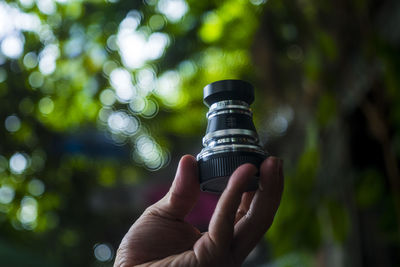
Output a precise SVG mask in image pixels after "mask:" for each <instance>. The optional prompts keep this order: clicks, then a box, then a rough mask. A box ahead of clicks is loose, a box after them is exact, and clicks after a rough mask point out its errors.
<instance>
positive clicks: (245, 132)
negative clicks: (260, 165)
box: [203, 129, 258, 146]
mask: <svg viewBox="0 0 400 267" xmlns="http://www.w3.org/2000/svg"><path fill="white" fill-rule="evenodd" d="M237 135H240V136H247V137H252V138H253V139H254V141H255V142H258V135H257V133H256V132H254V131H251V130H247V129H226V130H219V131H215V132H211V133H208V134H206V135H205V136H204V137H203V146H207V145H208V143H209V142H210V141H211V140H212V139H215V138H220V137H228V136H237Z"/></svg>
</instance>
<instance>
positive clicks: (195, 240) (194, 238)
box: [114, 155, 283, 267]
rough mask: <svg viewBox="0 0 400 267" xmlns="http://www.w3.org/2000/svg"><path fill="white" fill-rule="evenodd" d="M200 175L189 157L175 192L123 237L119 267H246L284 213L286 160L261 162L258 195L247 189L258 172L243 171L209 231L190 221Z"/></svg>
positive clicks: (183, 160) (173, 188)
mask: <svg viewBox="0 0 400 267" xmlns="http://www.w3.org/2000/svg"><path fill="white" fill-rule="evenodd" d="M197 173H198V170H197V162H196V159H195V158H194V157H193V156H190V155H186V156H183V157H182V158H181V160H180V163H179V166H178V169H177V172H176V176H175V179H174V182H173V184H172V186H171V188H170V190H169V192H168V193H167V194H166V195H165V196H164V197H163V198H162V199H161V200H160V201H158V202H157V203H155V204H154V205H152V206H150V207H148V208H147V209H146V210H145V212H144V213H143V214H142V215H141V216H140V218H139V219H138V220H137V221H136V222H135V223H134V224H133V225H132V226H131V228H130V229H129V231H128V233H127V234H126V235H125V237H124V238H123V240H122V242H121V244H120V247H119V249H118V252H117V256H116V260H115V263H114V267H127V266H240V265H241V264H242V263H243V261H244V260H245V258H246V257H247V255H248V254H249V253H250V252H251V250H252V249H253V248H254V247H255V246H256V245H257V243H258V242H259V241H260V239H261V238H262V236H263V235H264V234H265V232H266V231H267V230H268V229H269V227H270V226H271V224H272V221H273V219H274V216H275V213H276V211H277V209H278V206H279V203H280V200H281V195H282V191H283V172H282V160H280V159H278V158H275V157H269V158H267V159H266V160H265V161H264V162H263V163H262V164H261V166H260V183H259V188H258V190H257V191H256V192H244V191H245V189H246V186H247V183H248V182H249V181H250V178H251V177H252V176H253V175H254V174H256V173H257V168H256V167H255V166H254V165H252V164H244V165H241V166H240V167H239V168H237V169H236V171H235V172H234V173H233V174H232V176H231V178H230V180H229V183H228V185H227V187H226V189H225V191H224V192H223V194H222V195H221V197H220V199H219V201H218V204H217V207H216V208H215V211H214V214H213V216H212V218H211V221H210V225H209V231H208V232H205V233H200V232H199V230H198V229H196V228H195V227H194V226H192V225H191V224H189V223H187V222H185V221H184V218H185V216H186V215H187V214H188V213H189V212H190V210H191V209H192V208H193V206H194V205H195V203H196V201H197V198H198V196H199V193H200V189H199V188H200V187H199V182H198V176H197Z"/></svg>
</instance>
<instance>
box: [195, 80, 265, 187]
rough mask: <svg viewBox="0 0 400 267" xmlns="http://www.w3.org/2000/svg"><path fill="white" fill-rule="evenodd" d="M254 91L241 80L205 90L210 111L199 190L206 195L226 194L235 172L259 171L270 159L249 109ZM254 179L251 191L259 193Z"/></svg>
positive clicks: (212, 86)
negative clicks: (240, 169) (245, 167)
mask: <svg viewBox="0 0 400 267" xmlns="http://www.w3.org/2000/svg"><path fill="white" fill-rule="evenodd" d="M253 101H254V88H253V86H252V85H251V84H249V83H247V82H245V81H241V80H222V81H217V82H213V83H211V84H209V85H207V86H206V87H204V103H205V104H206V105H207V106H208V107H209V111H208V112H207V115H206V116H207V119H208V125H207V130H206V134H205V136H204V137H203V146H204V148H203V149H202V150H201V152H200V153H199V154H198V155H197V161H198V163H199V179H200V187H201V189H202V190H203V191H207V192H214V193H221V192H222V191H224V189H225V187H226V185H227V183H228V181H229V177H230V176H231V174H232V173H233V171H234V170H235V169H236V168H237V167H239V166H240V165H242V164H244V163H252V164H254V165H256V166H257V167H259V166H260V164H261V162H262V161H263V160H264V159H265V158H266V157H267V156H268V154H267V153H266V152H265V151H264V150H263V149H262V147H261V146H260V145H259V140H258V135H257V131H256V128H255V127H254V123H253V119H252V118H253V113H252V111H251V109H250V105H251V103H253ZM257 187H258V178H257V176H256V177H253V179H252V181H251V183H250V185H249V187H248V191H252V190H256V189H257Z"/></svg>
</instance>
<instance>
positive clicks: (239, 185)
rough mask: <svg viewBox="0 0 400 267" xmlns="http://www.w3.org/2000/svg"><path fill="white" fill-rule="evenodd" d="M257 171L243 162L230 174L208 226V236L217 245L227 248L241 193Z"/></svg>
mask: <svg viewBox="0 0 400 267" xmlns="http://www.w3.org/2000/svg"><path fill="white" fill-rule="evenodd" d="M256 173H257V168H256V167H255V166H254V165H251V164H244V165H242V166H240V167H239V168H237V169H236V170H235V172H234V173H233V174H232V175H231V177H230V179H229V183H228V185H227V187H226V189H225V191H224V192H223V193H222V195H221V198H220V199H219V201H218V204H217V207H216V208H215V211H214V214H213V216H212V218H211V222H210V226H209V230H208V231H209V236H210V238H211V239H212V241H214V244H216V245H217V246H218V247H222V248H226V249H228V248H229V244H230V242H231V240H232V238H233V226H234V219H235V214H236V211H237V208H238V206H239V203H240V200H241V197H242V193H243V192H244V191H245V190H246V188H247V184H248V182H249V181H250V179H251V178H252V177H253V176H254V175H255V174H256Z"/></svg>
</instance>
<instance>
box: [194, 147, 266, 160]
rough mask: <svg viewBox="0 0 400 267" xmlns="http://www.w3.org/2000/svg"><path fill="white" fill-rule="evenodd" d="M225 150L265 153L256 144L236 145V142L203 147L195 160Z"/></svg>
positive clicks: (224, 151)
mask: <svg viewBox="0 0 400 267" xmlns="http://www.w3.org/2000/svg"><path fill="white" fill-rule="evenodd" d="M226 152H253V153H257V154H260V155H262V156H265V155H266V154H267V153H266V152H265V151H264V150H262V148H261V147H260V146H258V145H238V144H231V145H222V146H216V147H213V148H209V147H207V148H204V149H203V150H201V152H200V153H199V154H198V155H197V160H200V159H202V158H205V157H208V156H211V155H215V154H219V153H226Z"/></svg>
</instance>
